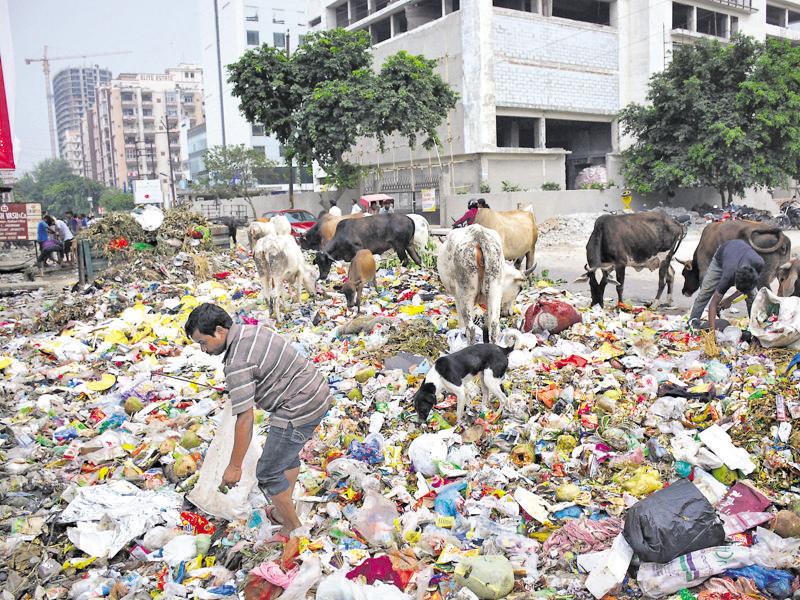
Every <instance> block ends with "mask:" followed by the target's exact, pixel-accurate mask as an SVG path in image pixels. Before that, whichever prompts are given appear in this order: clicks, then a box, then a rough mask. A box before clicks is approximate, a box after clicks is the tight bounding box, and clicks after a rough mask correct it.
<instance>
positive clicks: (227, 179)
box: [203, 144, 274, 218]
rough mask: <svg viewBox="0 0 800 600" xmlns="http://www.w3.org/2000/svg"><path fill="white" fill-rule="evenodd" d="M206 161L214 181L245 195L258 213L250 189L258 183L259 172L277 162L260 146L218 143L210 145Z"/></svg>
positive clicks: (254, 214)
mask: <svg viewBox="0 0 800 600" xmlns="http://www.w3.org/2000/svg"><path fill="white" fill-rule="evenodd" d="M203 161H204V163H205V165H206V169H207V170H208V174H209V180H210V181H213V182H214V185H220V186H227V187H228V189H229V190H230V191H231V192H232V193H234V194H235V195H236V196H242V198H244V201H245V202H247V204H248V205H249V206H250V210H252V211H253V218H255V217H256V209H255V206H253V200H252V199H251V197H250V193H251V191H252V190H253V188H255V187H256V186H257V185H258V178H257V175H258V174H259V173H260V172H263V171H265V170H266V169H269V168H270V167H273V166H274V163H273V162H272V161H270V160H268V159H267V157H266V156H264V153H263V152H262V151H259V150H254V149H252V148H248V147H247V146H245V145H244V144H239V145H238V146H214V147H213V148H209V149H208V150H207V151H206V153H205V156H204V157H203Z"/></svg>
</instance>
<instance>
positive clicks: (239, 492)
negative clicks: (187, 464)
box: [186, 402, 264, 521]
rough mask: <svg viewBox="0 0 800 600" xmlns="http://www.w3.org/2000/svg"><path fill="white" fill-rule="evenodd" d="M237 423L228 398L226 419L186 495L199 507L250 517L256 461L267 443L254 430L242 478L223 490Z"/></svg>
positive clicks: (214, 512)
mask: <svg viewBox="0 0 800 600" xmlns="http://www.w3.org/2000/svg"><path fill="white" fill-rule="evenodd" d="M235 426H236V418H235V417H234V416H233V414H232V413H231V403H230V402H225V407H224V408H223V410H222V419H221V421H220V424H219V427H218V428H217V433H216V435H215V436H214V440H213V441H212V442H211V444H210V445H209V447H208V450H207V451H206V456H205V460H204V461H203V466H202V467H201V468H200V475H199V476H198V478H197V484H195V486H194V488H193V489H192V491H191V492H189V493H188V494H187V495H186V499H187V500H189V502H191V503H192V504H194V505H195V506H196V507H197V508H199V509H201V510H203V511H204V512H207V513H208V514H210V515H214V516H215V517H218V518H220V519H225V520H227V521H235V520H237V519H244V518H247V516H248V514H249V512H250V503H249V502H247V497H248V496H249V495H250V492H251V490H252V489H253V487H255V485H256V463H258V459H259V458H260V457H261V447H262V446H263V444H264V438H263V436H256V435H255V432H254V433H253V437H252V439H251V440H250V447H249V448H248V449H247V454H246V455H245V457H244V462H243V463H242V478H241V479H240V480H239V483H237V484H236V485H235V486H234V487H233V488H231V489H230V490H229V491H228V493H227V494H223V493H222V492H220V491H219V484H220V482H221V481H222V474H223V473H224V471H225V467H227V466H228V461H229V460H230V457H231V451H232V450H233V438H234V435H233V434H234V428H235Z"/></svg>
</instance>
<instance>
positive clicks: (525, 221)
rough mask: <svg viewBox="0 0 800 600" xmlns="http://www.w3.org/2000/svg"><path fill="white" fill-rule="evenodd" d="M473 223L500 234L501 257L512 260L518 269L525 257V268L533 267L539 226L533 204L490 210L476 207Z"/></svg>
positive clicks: (528, 269)
mask: <svg viewBox="0 0 800 600" xmlns="http://www.w3.org/2000/svg"><path fill="white" fill-rule="evenodd" d="M475 223H476V224H477V225H482V226H483V227H486V228H488V229H493V230H495V231H496V232H497V233H499V234H500V239H501V240H502V242H503V257H504V258H505V259H506V260H510V261H513V262H514V266H516V267H517V268H518V269H520V268H521V267H522V260H523V259H526V262H525V269H526V270H527V271H531V269H533V268H534V267H535V264H536V263H534V260H533V259H534V255H535V253H536V240H538V239H539V228H538V227H536V217H534V216H533V206H528V207H527V208H525V209H524V210H502V211H501V210H492V209H491V208H480V209H478V215H477V216H476V217H475Z"/></svg>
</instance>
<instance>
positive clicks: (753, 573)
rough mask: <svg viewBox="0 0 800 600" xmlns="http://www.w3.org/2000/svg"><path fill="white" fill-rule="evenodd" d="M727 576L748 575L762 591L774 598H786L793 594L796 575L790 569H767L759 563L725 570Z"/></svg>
mask: <svg viewBox="0 0 800 600" xmlns="http://www.w3.org/2000/svg"><path fill="white" fill-rule="evenodd" d="M725 576H726V577H733V578H734V579H738V578H739V577H746V578H747V579H752V580H753V581H754V582H755V584H756V587H757V588H758V589H759V591H761V592H766V593H768V594H769V595H770V596H772V597H773V598H778V600H784V599H785V598H789V597H791V595H792V581H794V575H792V574H791V573H789V572H788V571H781V570H780V569H767V568H766V567H761V566H759V565H750V566H747V567H740V568H738V569H729V570H728V571H725Z"/></svg>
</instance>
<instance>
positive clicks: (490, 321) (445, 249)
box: [437, 225, 526, 344]
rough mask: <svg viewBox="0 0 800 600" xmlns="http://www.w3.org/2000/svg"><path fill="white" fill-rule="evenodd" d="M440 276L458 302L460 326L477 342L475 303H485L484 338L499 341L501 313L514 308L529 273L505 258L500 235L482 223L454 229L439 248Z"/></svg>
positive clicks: (509, 311)
mask: <svg viewBox="0 0 800 600" xmlns="http://www.w3.org/2000/svg"><path fill="white" fill-rule="evenodd" d="M437 264H438V270H439V278H440V279H441V280H442V284H444V287H445V288H446V289H447V291H448V293H449V294H450V295H452V296H453V298H454V299H455V301H456V310H457V311H458V321H459V325H460V327H462V328H464V329H466V331H467V339H468V340H469V343H470V344H472V343H474V342H475V332H474V330H473V328H472V313H473V309H474V307H475V305H476V304H483V303H485V304H486V325H485V326H484V337H486V336H487V333H488V338H489V340H488V341H489V342H491V343H493V344H494V343H497V338H498V337H499V335H500V313H501V312H502V313H503V314H510V313H511V307H512V305H513V303H514V300H516V298H517V295H518V294H519V292H520V291H521V290H522V288H523V286H524V285H525V281H526V273H522V272H521V271H519V270H517V269H515V268H514V267H512V266H511V265H509V264H508V263H506V261H505V259H504V258H503V244H502V241H501V240H500V235H499V234H498V233H497V232H496V231H493V230H491V229H487V228H486V227H482V226H480V225H470V226H469V227H464V228H462V229H454V230H453V231H451V232H450V233H449V234H447V238H446V239H445V241H444V244H442V247H441V248H440V249H439V254H438V260H437Z"/></svg>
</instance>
